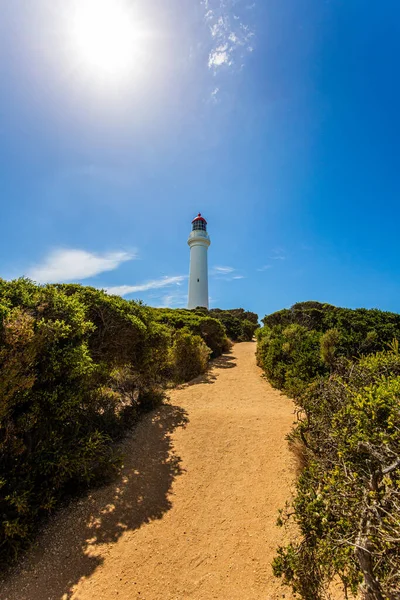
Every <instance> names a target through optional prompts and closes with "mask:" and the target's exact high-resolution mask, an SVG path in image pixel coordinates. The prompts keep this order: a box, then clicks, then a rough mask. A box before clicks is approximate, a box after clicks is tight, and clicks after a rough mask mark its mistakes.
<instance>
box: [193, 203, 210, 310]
mask: <svg viewBox="0 0 400 600" xmlns="http://www.w3.org/2000/svg"><path fill="white" fill-rule="evenodd" d="M188 244H189V246H190V273H189V300H188V308H197V307H198V306H203V307H205V308H208V265H207V251H208V247H209V245H210V244H211V241H210V238H209V236H208V233H207V221H206V220H205V219H204V217H202V216H201V214H200V213H199V214H198V215H197V217H196V218H195V219H193V221H192V231H191V233H190V235H189V239H188Z"/></svg>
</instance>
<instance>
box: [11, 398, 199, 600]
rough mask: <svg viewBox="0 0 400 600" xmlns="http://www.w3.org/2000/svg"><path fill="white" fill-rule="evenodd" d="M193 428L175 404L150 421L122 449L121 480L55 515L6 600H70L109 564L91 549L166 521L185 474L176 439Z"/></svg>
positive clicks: (148, 418) (150, 418) (119, 478)
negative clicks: (176, 487)
mask: <svg viewBox="0 0 400 600" xmlns="http://www.w3.org/2000/svg"><path fill="white" fill-rule="evenodd" d="M187 423H188V417H187V414H186V412H185V411H184V410H183V409H182V408H180V407H178V406H171V405H169V404H165V405H163V406H161V407H160V408H158V409H156V410H155V411H153V412H152V413H149V414H148V415H146V416H145V417H144V418H143V420H142V421H141V422H140V423H139V424H138V426H137V427H136V428H135V429H134V430H133V431H132V432H131V433H130V435H129V437H128V438H127V439H126V440H124V442H123V443H122V445H121V452H122V453H123V456H124V467H123V468H122V470H121V473H120V475H119V477H118V480H117V481H116V482H115V481H114V482H113V483H112V484H111V485H108V486H107V487H103V488H100V489H97V490H95V491H94V492H92V493H91V494H90V495H89V496H88V497H86V498H83V499H81V500H79V501H77V502H73V503H72V505H71V506H70V507H67V508H65V509H63V510H61V511H60V512H59V513H57V515H55V518H54V520H53V521H52V522H50V523H49V525H48V526H47V527H46V528H45V531H44V532H43V534H42V536H41V538H40V539H39V544H38V548H37V549H35V550H34V551H33V552H31V553H29V554H28V556H27V559H26V561H25V563H24V562H23V563H22V565H21V567H22V570H23V575H22V576H19V577H18V579H19V585H18V589H17V586H15V588H14V587H13V582H12V580H10V581H9V582H7V581H6V582H4V586H2V594H4V595H3V596H2V597H4V598H7V599H8V600H17V599H18V600H23V599H24V598H26V599H28V598H29V600H39V599H42V598H48V599H49V600H50V599H51V600H61V598H62V599H63V600H67V598H71V596H72V587H73V586H74V585H75V584H76V583H77V582H78V581H79V580H80V579H81V578H82V577H89V576H90V575H92V574H93V572H94V571H95V570H96V569H97V567H98V566H100V565H101V564H102V562H103V559H102V558H101V557H97V556H93V555H91V556H90V555H88V554H87V553H86V552H87V550H88V548H90V550H91V551H92V552H93V550H94V552H95V551H96V550H95V546H96V545H98V544H109V543H115V542H117V541H118V539H119V538H120V537H121V535H122V534H123V533H125V532H129V531H134V530H136V529H139V528H140V527H141V526H142V525H143V524H145V523H149V522H151V521H154V520H156V519H161V518H162V516H163V515H164V513H165V512H167V511H168V510H169V509H170V508H171V506H172V504H171V501H170V499H169V497H168V495H169V492H170V490H171V486H172V483H173V481H174V479H175V478H176V477H177V476H178V475H180V474H181V473H182V469H181V466H180V462H181V460H180V457H179V456H176V455H175V454H174V453H173V448H172V441H171V434H172V432H173V431H174V430H175V429H176V428H177V427H185V426H186V424H187ZM22 580H23V589H21V588H22V585H21V582H22ZM9 586H10V587H9ZM8 588H9V589H8Z"/></svg>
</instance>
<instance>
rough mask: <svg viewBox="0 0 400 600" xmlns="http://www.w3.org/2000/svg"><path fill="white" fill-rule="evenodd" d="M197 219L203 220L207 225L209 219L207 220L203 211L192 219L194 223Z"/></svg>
mask: <svg viewBox="0 0 400 600" xmlns="http://www.w3.org/2000/svg"><path fill="white" fill-rule="evenodd" d="M196 221H202V222H203V223H205V224H206V225H207V221H206V220H205V218H204V217H202V216H201V213H199V214H198V215H197V217H195V218H194V219H193V221H192V223H195V222H196Z"/></svg>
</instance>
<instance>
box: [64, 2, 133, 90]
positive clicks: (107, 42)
mask: <svg viewBox="0 0 400 600" xmlns="http://www.w3.org/2000/svg"><path fill="white" fill-rule="evenodd" d="M131 6H132V4H131V3H130V4H128V3H127V2H126V0H79V1H78V2H77V3H76V5H75V8H74V12H73V15H72V29H71V31H72V40H71V41H72V45H73V49H74V52H75V54H76V58H77V61H78V63H79V64H80V66H83V67H84V68H85V69H86V70H87V71H89V72H90V75H91V77H94V78H99V79H102V80H106V81H107V82H111V81H114V80H116V79H122V78H124V77H126V79H127V80H128V79H129V77H130V75H131V74H132V73H133V72H135V69H137V68H138V67H139V66H140V62H142V61H143V53H144V32H143V30H141V25H140V23H139V22H138V21H137V20H136V19H135V15H134V13H133V11H132V8H131Z"/></svg>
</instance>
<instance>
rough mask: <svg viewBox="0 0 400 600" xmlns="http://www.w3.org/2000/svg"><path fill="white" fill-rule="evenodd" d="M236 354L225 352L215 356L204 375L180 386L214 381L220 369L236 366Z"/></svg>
mask: <svg viewBox="0 0 400 600" xmlns="http://www.w3.org/2000/svg"><path fill="white" fill-rule="evenodd" d="M235 361H236V356H232V353H231V352H229V353H228V354H223V355H222V356H220V357H218V358H215V359H214V360H213V361H212V362H211V363H210V367H209V368H208V369H207V371H206V372H205V373H204V374H203V375H198V377H195V378H194V379H192V381H189V382H188V383H184V384H183V385H182V386H180V388H185V387H190V386H191V385H198V384H199V383H214V382H215V381H216V380H217V378H218V374H217V371H218V369H233V368H234V367H236V362H235Z"/></svg>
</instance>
